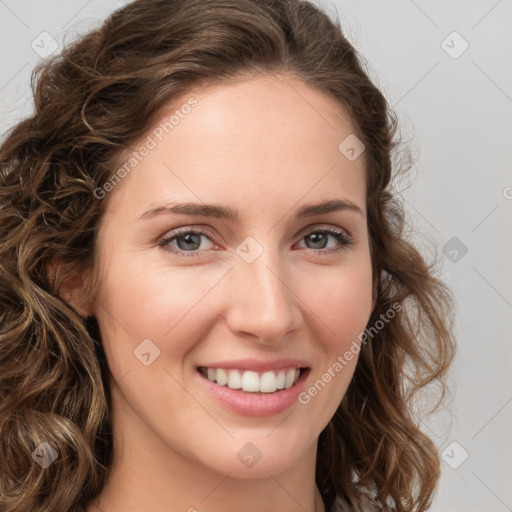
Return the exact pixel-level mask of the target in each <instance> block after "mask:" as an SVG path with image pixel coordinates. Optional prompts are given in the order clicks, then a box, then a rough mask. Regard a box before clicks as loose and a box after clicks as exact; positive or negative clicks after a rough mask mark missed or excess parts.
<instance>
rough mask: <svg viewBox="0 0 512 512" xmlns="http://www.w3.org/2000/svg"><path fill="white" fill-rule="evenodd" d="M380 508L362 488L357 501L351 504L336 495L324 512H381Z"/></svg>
mask: <svg viewBox="0 0 512 512" xmlns="http://www.w3.org/2000/svg"><path fill="white" fill-rule="evenodd" d="M381 510H382V508H381V507H380V506H379V505H378V503H376V502H375V501H374V500H373V499H372V495H371V494H370V492H369V491H367V490H362V491H361V492H360V495H359V499H358V501H357V503H354V504H351V503H350V502H349V501H348V500H347V499H346V498H344V497H342V496H340V495H339V494H338V495H337V496H336V499H335V501H334V503H333V504H332V507H331V509H330V510H329V511H326V512H381Z"/></svg>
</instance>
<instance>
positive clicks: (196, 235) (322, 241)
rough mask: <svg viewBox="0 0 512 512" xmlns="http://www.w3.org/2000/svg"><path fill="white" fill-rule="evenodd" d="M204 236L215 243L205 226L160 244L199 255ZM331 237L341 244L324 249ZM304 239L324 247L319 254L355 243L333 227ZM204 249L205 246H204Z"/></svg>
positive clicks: (178, 252) (170, 236)
mask: <svg viewBox="0 0 512 512" xmlns="http://www.w3.org/2000/svg"><path fill="white" fill-rule="evenodd" d="M202 237H203V238H206V239H208V240H209V241H210V242H211V243H213V242H212V239H213V238H214V236H213V235H212V233H210V232H209V231H207V230H205V229H203V228H199V229H190V228H184V229H182V230H178V231H173V232H171V233H169V234H168V235H166V236H164V237H163V238H162V239H161V240H159V242H158V246H160V247H163V248H164V250H166V251H168V252H170V253H172V254H176V255H178V256H187V257H190V256H199V255H200V253H201V251H200V248H201V238H202ZM329 237H331V238H333V239H334V240H335V241H336V242H337V243H338V245H339V246H338V247H334V248H329V249H328V250H323V249H325V248H326V244H327V243H328V240H329ZM302 240H306V243H309V244H312V245H313V247H310V248H312V249H322V250H321V251H318V250H315V251H314V252H318V253H319V254H331V253H334V252H341V251H343V250H345V249H346V248H348V247H350V246H351V245H352V244H353V243H354V241H353V239H352V238H351V237H350V236H349V235H348V234H347V233H346V232H345V231H342V230H338V229H333V228H324V229H318V228H317V229H314V230H311V231H308V232H307V233H306V234H305V235H303V237H302V239H301V241H302ZM174 244H175V245H174ZM176 246H177V247H176ZM203 249H205V248H204V247H203Z"/></svg>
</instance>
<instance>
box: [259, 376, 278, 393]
mask: <svg viewBox="0 0 512 512" xmlns="http://www.w3.org/2000/svg"><path fill="white" fill-rule="evenodd" d="M276 389H277V385H276V375H275V373H274V372H273V371H270V372H265V373H264V374H263V375H262V376H261V377H260V389H259V390H260V391H261V392H262V393H273V392H274V391H275V390H276Z"/></svg>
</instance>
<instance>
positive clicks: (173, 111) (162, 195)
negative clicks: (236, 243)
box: [112, 75, 366, 211]
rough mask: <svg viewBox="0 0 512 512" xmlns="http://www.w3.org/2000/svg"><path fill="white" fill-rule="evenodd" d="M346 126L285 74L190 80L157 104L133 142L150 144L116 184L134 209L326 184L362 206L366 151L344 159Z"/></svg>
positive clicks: (310, 192)
mask: <svg viewBox="0 0 512 512" xmlns="http://www.w3.org/2000/svg"><path fill="white" fill-rule="evenodd" d="M353 133H354V127H353V125H352V123H351V121H350V117H349V115H348V112H347V111H346V110H345V108H344V107H343V106H342V105H341V104H340V103H339V102H338V101H336V99H334V98H333V97H331V96H329V95H327V94H325V93H324V92H321V91H318V90H316V89H312V88H310V87H309V86H307V85H306V84H304V83H302V82H300V81H297V80H296V79H292V78H290V77H284V76H280V77H276V76H273V75H264V76H261V77H257V78H251V79H244V80H237V81H235V82H229V83H222V84H218V85H212V86H208V87H206V88H196V89H192V90H191V91H190V92H188V93H187V94H184V95H182V96H180V97H179V98H176V99H175V100H174V101H173V102H172V105H168V106H166V108H165V109H162V111H161V113H160V115H159V117H158V119H157V121H156V122H155V123H154V124H153V126H151V127H150V128H149V130H148V131H147V132H146V134H145V135H144V137H142V138H141V140H140V141H139V142H138V143H137V144H135V145H134V146H133V147H134V149H137V148H141V147H142V146H144V145H146V146H148V147H149V146H150V147H151V148H150V149H149V150H148V151H146V152H145V153H146V154H145V156H144V158H143V159H140V161H139V162H137V163H136V165H134V167H133V170H131V171H130V172H129V175H128V176H127V177H126V178H124V179H123V182H122V183H120V185H118V186H117V187H116V188H117V190H116V191H115V192H116V195H119V196H120V198H119V200H121V199H122V197H124V198H125V199H126V201H127V202H128V203H129V204H130V205H131V206H130V209H131V210H132V211H133V210H135V209H137V208H138V207H139V206H140V205H148V204H151V203H155V202H157V201H160V200H173V199H176V200H195V201H197V200H200V201H204V202H224V203H229V204H230V206H233V207H236V208H237V207H240V206H246V205H248V204H256V203H258V202H259V203H260V205H261V206H262V205H263V204H264V202H265V201H266V200H269V201H270V200H273V201H278V202H279V201H281V202H283V201H285V202H287V203H289V202H290V201H293V202H297V201H299V200H300V199H301V197H304V196H306V195H307V196H308V198H307V199H308V200H309V199H311V200H312V201H314V200H316V199H318V198H319V197H320V196H324V195H325V194H326V193H331V192H332V194H335V193H336V192H339V193H340V194H342V195H344V196H345V197H347V198H349V199H350V200H353V201H354V202H359V204H361V205H364V202H365V193H366V191H365V182H366V177H365V172H366V171H365V163H364V154H363V155H361V157H360V158H358V159H356V160H355V161H350V160H348V159H347V158H346V157H345V156H344V155H343V154H342V152H341V151H340V149H339V145H340V143H342V141H344V140H345V139H346V138H347V137H348V136H350V135H351V134H353ZM129 156H130V153H129V152H126V153H125V154H124V155H123V157H124V159H125V160H124V162H126V161H127V159H128V158H129ZM122 163H123V159H121V164H122ZM123 190H124V191H123ZM338 195H339V194H338ZM121 196H122V197H121ZM112 199H114V198H112ZM235 203H237V204H235Z"/></svg>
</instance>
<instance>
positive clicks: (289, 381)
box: [284, 368, 295, 389]
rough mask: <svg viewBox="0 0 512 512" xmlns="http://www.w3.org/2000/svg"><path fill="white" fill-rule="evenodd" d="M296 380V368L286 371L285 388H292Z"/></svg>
mask: <svg viewBox="0 0 512 512" xmlns="http://www.w3.org/2000/svg"><path fill="white" fill-rule="evenodd" d="M294 380H295V368H290V369H289V370H288V371H287V372H286V377H285V379H284V389H288V388H291V387H292V386H293V381H294Z"/></svg>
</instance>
